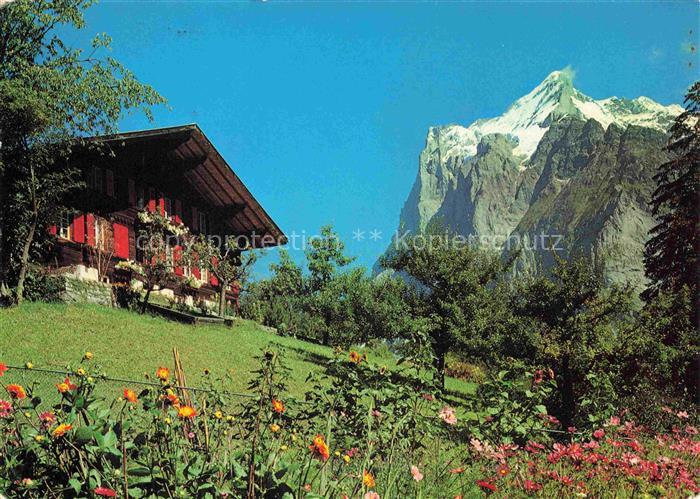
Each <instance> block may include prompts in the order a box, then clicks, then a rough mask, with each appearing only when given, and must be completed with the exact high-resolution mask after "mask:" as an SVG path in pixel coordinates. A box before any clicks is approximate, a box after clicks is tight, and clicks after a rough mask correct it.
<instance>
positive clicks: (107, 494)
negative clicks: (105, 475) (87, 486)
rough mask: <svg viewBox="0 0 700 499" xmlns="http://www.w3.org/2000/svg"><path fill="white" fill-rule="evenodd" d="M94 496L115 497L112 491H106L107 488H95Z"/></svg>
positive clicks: (115, 494)
mask: <svg viewBox="0 0 700 499" xmlns="http://www.w3.org/2000/svg"><path fill="white" fill-rule="evenodd" d="M95 495H97V496H102V497H117V493H116V492H115V491H114V490H112V489H108V488H107V487H97V488H96V489H95Z"/></svg>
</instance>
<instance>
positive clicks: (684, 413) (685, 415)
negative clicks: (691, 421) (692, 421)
mask: <svg viewBox="0 0 700 499" xmlns="http://www.w3.org/2000/svg"><path fill="white" fill-rule="evenodd" d="M676 416H678V418H679V419H688V418H689V417H690V416H688V413H687V412H685V411H681V412H679V413H678V414H676Z"/></svg>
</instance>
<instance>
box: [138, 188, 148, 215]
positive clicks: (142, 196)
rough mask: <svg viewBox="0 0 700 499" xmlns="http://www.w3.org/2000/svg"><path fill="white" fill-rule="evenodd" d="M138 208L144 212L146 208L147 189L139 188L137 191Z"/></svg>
mask: <svg viewBox="0 0 700 499" xmlns="http://www.w3.org/2000/svg"><path fill="white" fill-rule="evenodd" d="M136 207H137V208H138V209H139V210H143V209H144V208H145V207H146V189H144V188H143V187H139V188H138V189H137V190H136Z"/></svg>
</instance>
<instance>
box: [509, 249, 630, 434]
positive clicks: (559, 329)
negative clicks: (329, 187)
mask: <svg viewBox="0 0 700 499" xmlns="http://www.w3.org/2000/svg"><path fill="white" fill-rule="evenodd" d="M513 301H514V311H515V313H516V315H518V316H519V317H521V318H522V319H523V320H525V321H531V322H530V324H529V328H530V330H531V336H530V338H529V341H530V342H531V344H530V345H528V348H527V349H524V350H523V351H522V353H521V355H519V356H518V357H520V358H523V359H524V360H528V361H530V362H532V363H533V364H536V365H543V366H546V367H548V368H550V369H552V370H553V371H554V372H555V373H556V376H557V382H558V397H557V398H558V400H557V401H556V406H557V407H556V412H555V413H556V414H557V415H558V416H560V419H561V421H562V424H563V425H564V426H565V427H566V426H570V425H572V424H574V423H577V424H580V421H581V419H582V418H585V416H586V414H585V411H583V412H582V411H581V410H580V407H579V401H580V400H581V399H583V398H584V397H585V396H586V394H587V393H588V390H589V388H590V383H589V380H587V378H586V375H587V374H589V373H592V372H593V373H600V374H601V375H604V373H607V372H609V369H610V366H609V363H610V362H611V360H612V359H614V357H615V355H616V354H615V351H614V347H615V345H616V342H617V336H618V334H619V331H618V328H619V324H620V321H621V320H623V319H624V318H625V316H626V315H627V314H629V312H630V301H631V295H630V291H629V290H627V289H621V288H617V287H611V288H607V287H606V286H605V285H604V283H603V280H602V278H601V276H600V275H599V274H598V273H597V272H595V271H594V269H593V267H592V266H591V265H590V264H589V263H587V262H586V261H585V260H574V261H571V262H568V261H565V260H559V261H558V263H557V266H556V267H555V268H554V269H553V270H552V272H551V276H539V277H535V278H532V279H529V280H526V281H524V282H522V283H520V285H519V287H518V289H517V292H516V293H514V300H513Z"/></svg>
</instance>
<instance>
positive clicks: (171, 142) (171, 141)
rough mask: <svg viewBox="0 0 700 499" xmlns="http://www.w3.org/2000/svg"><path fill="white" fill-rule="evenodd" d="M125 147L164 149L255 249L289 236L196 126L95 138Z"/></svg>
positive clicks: (203, 196)
mask: <svg viewBox="0 0 700 499" xmlns="http://www.w3.org/2000/svg"><path fill="white" fill-rule="evenodd" d="M93 140H95V141H98V142H100V143H107V144H114V145H117V144H121V145H125V146H129V145H138V144H139V143H143V145H147V146H148V147H151V146H153V147H158V148H164V150H165V152H166V153H167V155H168V156H169V159H170V161H171V162H172V163H174V164H178V165H182V172H183V176H184V178H185V179H186V180H187V182H188V183H189V184H190V185H191V186H192V187H193V188H194V190H195V191H196V192H197V193H198V194H199V195H200V196H201V197H202V198H204V199H205V200H206V201H207V202H208V203H209V204H210V205H211V207H212V208H213V209H214V211H215V212H214V213H213V215H216V216H222V217H223V219H224V220H223V221H224V222H225V223H226V225H227V226H228V227H230V229H231V234H234V235H248V236H250V235H253V234H254V235H255V237H254V238H253V239H252V241H253V245H254V247H269V246H276V245H278V244H285V243H286V242H287V237H286V236H285V235H284V233H283V232H282V230H281V229H280V228H279V227H278V226H277V224H276V223H275V222H274V220H272V218H271V217H270V216H269V215H268V214H267V212H266V211H265V209H264V208H263V207H262V206H261V205H260V203H259V202H258V201H257V200H256V199H255V197H253V195H252V194H251V193H250V191H249V190H248V188H247V187H246V186H245V184H243V182H242V181H241V179H240V178H239V177H238V175H236V173H234V171H233V170H232V169H231V167H230V166H229V164H228V163H227V162H226V160H225V159H224V158H223V156H221V154H220V153H219V151H217V150H216V148H215V147H214V145H213V144H212V143H211V141H210V140H209V139H208V138H207V136H206V135H204V132H202V130H201V129H200V128H199V126H198V125H196V124H189V125H181V126H174V127H167V128H156V129H151V130H141V131H134V132H126V133H118V134H114V135H105V136H100V137H94V138H93Z"/></svg>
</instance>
